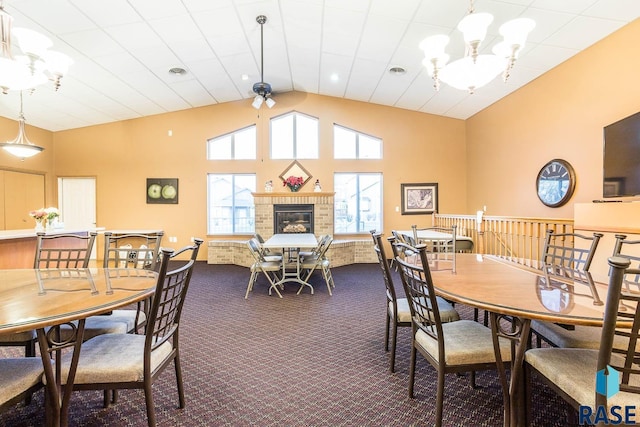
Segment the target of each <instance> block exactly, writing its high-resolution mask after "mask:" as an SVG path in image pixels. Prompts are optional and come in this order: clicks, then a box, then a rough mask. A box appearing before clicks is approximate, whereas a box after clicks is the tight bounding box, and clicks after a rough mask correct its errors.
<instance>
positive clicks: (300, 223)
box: [273, 204, 314, 234]
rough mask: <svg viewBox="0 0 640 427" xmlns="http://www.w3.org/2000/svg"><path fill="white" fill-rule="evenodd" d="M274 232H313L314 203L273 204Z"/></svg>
mask: <svg viewBox="0 0 640 427" xmlns="http://www.w3.org/2000/svg"><path fill="white" fill-rule="evenodd" d="M273 232H274V234H276V233H313V232H314V230H313V205H312V204H297V205H295V204H286V205H273Z"/></svg>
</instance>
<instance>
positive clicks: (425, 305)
mask: <svg viewBox="0 0 640 427" xmlns="http://www.w3.org/2000/svg"><path fill="white" fill-rule="evenodd" d="M392 247H393V252H394V256H395V260H396V263H397V265H398V270H399V272H400V277H401V278H402V285H403V287H404V291H405V294H406V296H407V301H408V302H409V309H410V311H411V320H412V336H411V362H410V367H409V397H411V398H413V397H414V393H413V388H414V382H415V372H416V356H417V353H420V354H421V355H422V356H423V357H424V358H425V359H426V360H427V361H428V362H429V363H430V364H431V365H432V366H433V367H434V368H435V369H436V370H437V374H438V380H437V381H438V384H437V392H436V426H438V427H439V426H441V425H442V413H443V406H444V381H445V375H446V374H447V373H454V372H455V373H461V372H470V373H474V372H476V371H481V370H493V369H496V368H497V363H496V358H495V351H494V346H493V336H492V333H491V330H490V329H489V328H487V327H486V326H483V325H481V324H480V323H478V322H475V321H473V320H459V321H457V322H449V323H444V322H443V321H442V317H441V314H440V309H439V306H438V300H437V298H436V291H435V287H434V283H433V279H432V276H431V270H430V269H429V260H428V258H427V252H426V249H427V247H426V245H423V244H420V245H418V246H416V247H415V248H411V247H407V245H406V244H404V243H398V242H394V243H393V245H392ZM407 249H413V250H415V251H416V253H417V258H418V259H417V260H416V261H413V260H411V261H407V260H405V259H403V258H402V256H400V255H399V254H400V253H402V252H403V251H405V250H407ZM498 342H499V344H500V354H501V357H502V360H503V363H504V366H505V368H509V366H510V360H511V345H510V343H509V342H508V341H507V340H503V339H500V340H499V341H498ZM472 377H473V375H472Z"/></svg>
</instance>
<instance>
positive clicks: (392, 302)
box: [370, 230, 460, 372]
mask: <svg viewBox="0 0 640 427" xmlns="http://www.w3.org/2000/svg"><path fill="white" fill-rule="evenodd" d="M370 233H371V237H372V238H373V249H374V250H375V252H376V255H377V257H378V262H379V264H380V269H381V270H382V278H383V282H384V286H385V289H386V292H387V304H386V305H387V310H386V312H387V315H386V320H385V332H384V350H385V351H389V338H391V352H390V359H389V371H390V372H395V361H396V347H397V340H398V328H399V327H401V328H402V327H411V311H410V309H409V303H408V301H407V299H406V298H398V297H397V295H396V289H395V286H394V284H393V278H392V274H391V266H390V262H389V259H387V255H386V251H385V249H384V244H383V241H382V233H377V232H376V230H371V231H370ZM387 240H388V241H389V242H390V243H391V244H393V242H394V241H395V238H394V237H390V238H388V239H387ZM403 293H404V292H403ZM436 298H437V301H438V308H439V310H440V317H441V319H442V321H443V322H453V321H456V320H460V315H459V314H458V312H457V311H456V310H455V308H453V306H452V305H451V304H450V303H449V302H448V301H446V300H445V299H444V298H441V297H436ZM390 333H391V337H389V335H390Z"/></svg>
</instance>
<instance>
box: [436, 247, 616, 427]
mask: <svg viewBox="0 0 640 427" xmlns="http://www.w3.org/2000/svg"><path fill="white" fill-rule="evenodd" d="M430 270H431V276H432V278H433V283H434V287H435V289H436V292H437V293H438V295H440V296H442V297H444V298H446V299H448V300H451V301H455V302H457V303H461V304H466V305H469V306H472V307H475V308H480V309H484V310H486V311H488V312H489V313H490V317H491V328H492V331H493V336H494V347H497V344H498V337H502V338H506V339H509V340H510V341H511V343H512V364H511V375H510V378H509V381H507V377H506V372H505V370H504V365H503V364H502V363H501V357H500V352H499V351H496V359H497V360H498V364H497V365H498V372H499V374H500V379H501V383H502V388H503V395H504V425H505V426H523V425H525V413H524V404H523V403H524V380H523V372H522V370H523V361H524V353H525V350H526V348H527V345H528V339H529V329H530V328H529V326H530V322H531V320H534V319H535V320H543V321H548V322H556V323H560V324H565V325H587V326H602V323H603V318H604V307H605V305H606V297H607V285H605V284H602V283H596V284H595V287H594V288H590V287H588V286H585V285H583V284H581V283H578V282H576V283H575V284H574V283H572V282H570V281H567V282H555V281H550V280H547V278H545V276H544V274H543V272H542V271H541V270H535V269H532V268H527V267H523V266H520V265H518V264H515V263H513V262H509V261H505V260H501V259H499V258H497V257H493V256H489V255H479V254H466V253H463V254H458V257H457V270H456V273H455V274H452V273H451V270H450V269H449V270H446V269H442V270H438V269H430ZM547 282H549V283H547ZM585 374H586V375H590V374H591V373H585ZM593 375H595V371H594V372H593Z"/></svg>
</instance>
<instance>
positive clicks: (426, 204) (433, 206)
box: [400, 182, 438, 215]
mask: <svg viewBox="0 0 640 427" xmlns="http://www.w3.org/2000/svg"><path fill="white" fill-rule="evenodd" d="M400 190H401V198H402V215H422V214H432V213H434V212H438V184H437V183H433V182H432V183H423V184H400Z"/></svg>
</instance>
